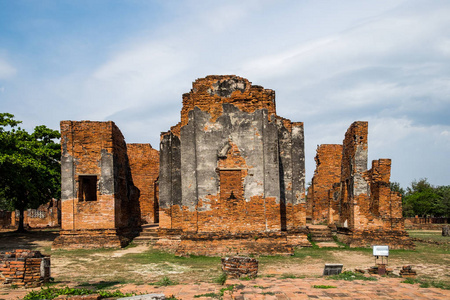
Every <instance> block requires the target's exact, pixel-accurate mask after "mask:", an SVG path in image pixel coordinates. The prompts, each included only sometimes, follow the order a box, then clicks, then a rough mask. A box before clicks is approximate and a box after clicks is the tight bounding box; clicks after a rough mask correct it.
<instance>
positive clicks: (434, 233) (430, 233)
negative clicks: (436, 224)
mask: <svg viewBox="0 0 450 300" xmlns="http://www.w3.org/2000/svg"><path fill="white" fill-rule="evenodd" d="M407 232H408V234H409V236H410V237H412V238H418V239H422V240H429V241H433V242H444V243H445V242H447V243H449V242H450V238H449V237H448V236H442V231H441V230H407Z"/></svg>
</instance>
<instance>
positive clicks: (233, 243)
mask: <svg viewBox="0 0 450 300" xmlns="http://www.w3.org/2000/svg"><path fill="white" fill-rule="evenodd" d="M296 246H310V243H309V242H308V240H307V234H306V233H297V234H289V233H286V232H268V233H239V234H228V233H184V234H183V235H181V237H180V239H179V240H177V239H176V238H173V237H170V236H167V237H160V239H159V241H158V242H156V245H155V248H156V249H161V250H164V251H171V250H172V251H174V252H175V254H176V255H178V256H188V255H204V256H225V255H293V254H294V247H296Z"/></svg>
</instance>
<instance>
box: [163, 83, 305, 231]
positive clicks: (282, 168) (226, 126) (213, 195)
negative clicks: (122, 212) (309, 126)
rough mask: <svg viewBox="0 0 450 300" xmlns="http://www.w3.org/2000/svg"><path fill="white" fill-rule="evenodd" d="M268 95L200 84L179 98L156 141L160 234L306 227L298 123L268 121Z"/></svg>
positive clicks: (271, 112)
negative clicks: (177, 118)
mask: <svg viewBox="0 0 450 300" xmlns="http://www.w3.org/2000/svg"><path fill="white" fill-rule="evenodd" d="M274 97H275V94H274V92H273V91H272V90H265V89H263V88H262V87H259V86H252V85H251V83H250V82H249V81H248V80H246V79H243V78H240V77H237V76H208V77H206V78H202V79H198V80H196V81H195V82H194V83H193V89H192V90H191V92H190V93H188V94H184V95H183V108H182V111H181V122H180V123H179V124H178V125H176V126H174V127H172V128H171V130H170V131H169V132H167V133H163V134H162V136H161V145H160V149H161V152H160V166H161V168H160V176H159V183H160V185H159V187H160V227H161V228H162V229H164V230H167V229H180V230H182V231H184V232H198V233H201V232H202V233H211V232H212V233H215V232H226V233H247V232H265V231H272V232H276V231H281V230H295V229H298V228H302V227H303V226H305V224H306V212H305V199H304V196H305V190H304V133H303V123H300V122H298V123H295V122H291V121H289V120H287V119H283V118H281V117H278V116H276V114H275V100H274V99H275V98H274Z"/></svg>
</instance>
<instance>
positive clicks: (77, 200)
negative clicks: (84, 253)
mask: <svg viewBox="0 0 450 300" xmlns="http://www.w3.org/2000/svg"><path fill="white" fill-rule="evenodd" d="M61 151H62V153H61V154H62V155H61V214H62V217H61V232H60V236H59V237H58V238H56V239H55V241H54V243H53V247H54V248H89V247H94V248H95V247H118V246H123V245H124V244H126V243H127V240H128V237H131V236H133V235H134V234H136V229H137V227H138V226H139V219H140V211H139V204H138V199H139V190H138V189H137V188H136V187H135V186H134V185H133V181H132V177H131V171H130V167H129V162H128V157H127V152H126V151H127V148H126V144H125V141H124V138H123V136H122V133H121V132H120V130H119V129H118V128H117V126H116V125H115V124H114V123H113V122H111V121H109V122H93V121H80V122H77V121H62V122H61Z"/></svg>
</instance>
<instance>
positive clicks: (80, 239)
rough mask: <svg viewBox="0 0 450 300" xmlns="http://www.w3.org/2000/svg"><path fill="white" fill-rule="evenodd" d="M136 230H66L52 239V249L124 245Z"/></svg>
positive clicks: (117, 246)
mask: <svg viewBox="0 0 450 300" xmlns="http://www.w3.org/2000/svg"><path fill="white" fill-rule="evenodd" d="M136 235H137V230H136V232H127V233H123V232H118V231H116V230H114V229H106V230H67V231H60V235H59V236H58V237H57V238H56V239H55V240H54V241H53V245H52V249H94V248H119V247H125V246H126V245H127V244H128V243H129V242H130V241H131V238H132V237H133V236H136Z"/></svg>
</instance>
